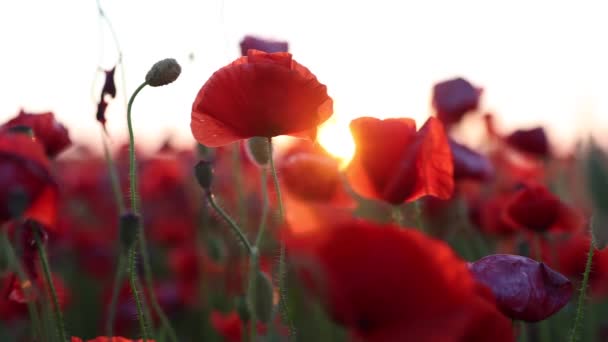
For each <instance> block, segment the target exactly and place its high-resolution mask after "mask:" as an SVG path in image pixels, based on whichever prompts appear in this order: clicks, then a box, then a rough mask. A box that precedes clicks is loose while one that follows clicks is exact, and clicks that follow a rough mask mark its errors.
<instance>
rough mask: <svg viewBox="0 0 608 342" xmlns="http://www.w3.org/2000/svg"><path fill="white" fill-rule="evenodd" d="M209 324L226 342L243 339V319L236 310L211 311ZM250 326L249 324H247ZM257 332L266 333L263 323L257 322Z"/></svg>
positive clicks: (239, 341)
mask: <svg viewBox="0 0 608 342" xmlns="http://www.w3.org/2000/svg"><path fill="white" fill-rule="evenodd" d="M210 320H211V325H212V326H213V328H214V329H215V330H216V331H217V332H218V333H219V334H220V336H222V337H223V338H224V341H226V342H241V341H243V321H242V320H241V317H239V314H238V313H237V312H236V311H233V312H230V313H227V314H223V313H221V312H218V311H213V312H211V316H210ZM249 325H250V326H251V324H249ZM257 330H258V334H260V335H264V334H266V327H265V325H264V324H262V323H260V322H258V324H257Z"/></svg>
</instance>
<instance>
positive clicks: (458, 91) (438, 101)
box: [433, 77, 482, 126]
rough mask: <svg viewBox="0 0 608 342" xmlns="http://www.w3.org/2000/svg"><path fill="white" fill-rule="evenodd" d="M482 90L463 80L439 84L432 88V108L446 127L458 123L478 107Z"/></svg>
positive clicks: (451, 80) (455, 79)
mask: <svg viewBox="0 0 608 342" xmlns="http://www.w3.org/2000/svg"><path fill="white" fill-rule="evenodd" d="M481 92H482V89H481V88H476V87H475V86H473V85H472V84H471V83H470V82H469V81H467V80H465V79H464V78H460V77H459V78H454V79H450V80H446V81H443V82H439V83H437V84H435V86H434V87H433V108H435V111H436V113H437V117H438V118H439V120H441V122H443V123H444V124H445V125H446V126H450V125H452V124H455V123H458V122H459V121H460V120H461V119H462V117H463V116H464V115H465V114H466V113H467V112H470V111H473V110H476V109H477V107H478V106H479V97H480V96H481Z"/></svg>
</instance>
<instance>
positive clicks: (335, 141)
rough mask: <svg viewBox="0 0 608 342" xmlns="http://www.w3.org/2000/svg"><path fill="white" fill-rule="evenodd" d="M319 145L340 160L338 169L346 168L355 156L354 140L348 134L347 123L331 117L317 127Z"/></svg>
mask: <svg viewBox="0 0 608 342" xmlns="http://www.w3.org/2000/svg"><path fill="white" fill-rule="evenodd" d="M317 139H318V141H319V144H321V146H322V147H323V148H324V149H325V150H326V151H327V152H329V153H331V154H332V155H333V156H335V157H337V158H338V159H340V168H341V169H343V168H345V167H346V166H348V163H350V161H351V159H352V158H353V156H354V154H355V140H354V139H353V136H352V135H351V133H350V129H349V122H348V121H345V120H340V119H335V117H332V118H331V119H330V120H327V121H326V122H325V123H324V124H323V125H321V126H320V127H319V130H318V132H317Z"/></svg>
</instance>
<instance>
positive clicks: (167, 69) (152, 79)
mask: <svg viewBox="0 0 608 342" xmlns="http://www.w3.org/2000/svg"><path fill="white" fill-rule="evenodd" d="M181 72H182V67H180V66H179V64H178V63H177V61H176V60H175V59H173V58H167V59H163V60H162V61H158V62H156V64H154V65H153V66H152V68H151V69H150V71H148V73H147V74H146V83H147V84H148V85H150V86H152V87H160V86H164V85H167V84H169V83H172V82H173V81H175V80H176V79H177V78H178V77H179V74H180V73H181Z"/></svg>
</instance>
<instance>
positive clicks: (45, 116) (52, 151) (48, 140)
mask: <svg viewBox="0 0 608 342" xmlns="http://www.w3.org/2000/svg"><path fill="white" fill-rule="evenodd" d="M14 126H27V127H30V128H31V129H32V131H33V132H34V136H35V137H36V139H37V140H39V141H40V143H41V144H42V146H44V149H45V152H46V154H47V155H48V156H49V157H51V158H53V157H55V156H56V155H58V154H59V153H60V152H62V151H63V150H65V149H66V148H68V147H70V145H72V141H71V140H70V136H69V134H68V130H67V129H66V128H65V126H63V125H62V124H60V123H59V122H58V121H57V120H55V115H54V114H53V113H51V112H45V113H40V114H32V113H26V112H24V111H23V110H21V111H19V114H18V115H17V116H16V117H14V118H12V119H11V120H9V121H8V122H6V123H5V124H4V125H2V130H6V129H8V128H11V127H14Z"/></svg>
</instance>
